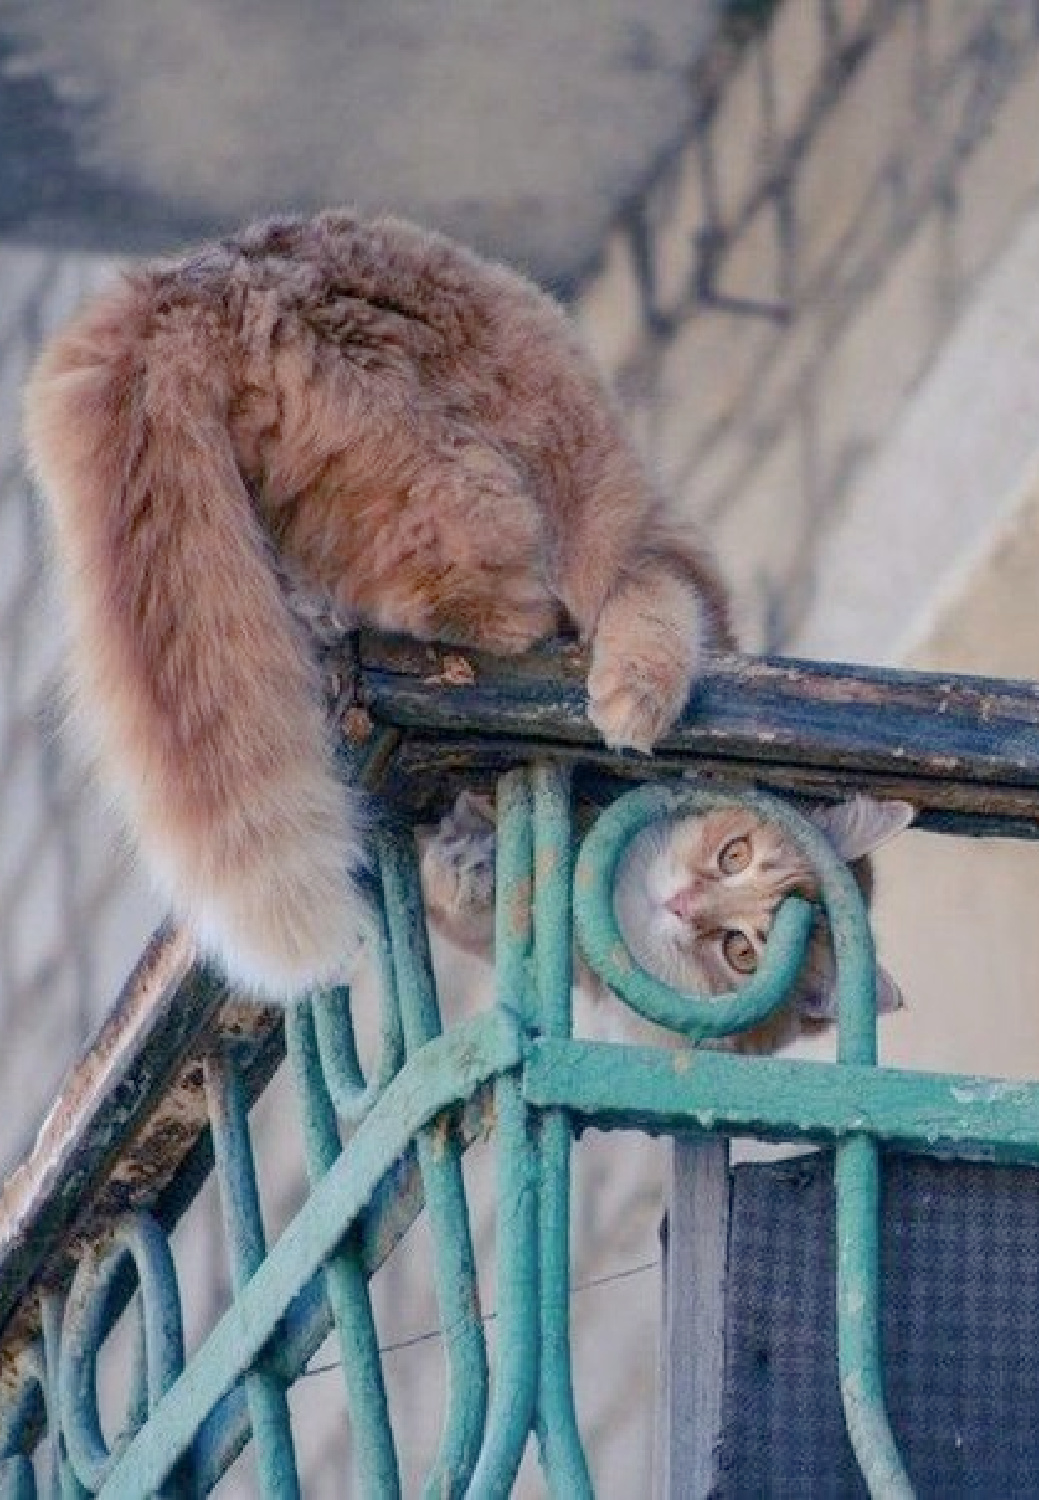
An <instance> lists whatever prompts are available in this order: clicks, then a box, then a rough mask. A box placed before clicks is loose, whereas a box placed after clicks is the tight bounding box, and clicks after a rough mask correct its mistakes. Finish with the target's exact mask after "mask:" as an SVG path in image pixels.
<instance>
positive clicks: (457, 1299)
mask: <svg viewBox="0 0 1039 1500" xmlns="http://www.w3.org/2000/svg"><path fill="white" fill-rule="evenodd" d="M379 865H380V870H381V873H382V884H383V896H384V900H385V904H386V913H387V920H388V922H389V928H390V940H391V943H392V948H393V959H394V972H395V973H396V975H397V986H398V997H399V1002H400V1011H401V1019H402V1024H403V1030H404V1040H405V1046H406V1049H407V1055H408V1056H409V1057H415V1056H417V1055H418V1054H419V1053H420V1052H421V1050H422V1048H423V1047H424V1046H426V1045H427V1043H429V1042H432V1041H434V1040H435V1039H436V1038H437V1037H438V1036H439V1035H440V1011H439V1007H438V1005H437V999H436V986H435V984H434V981H433V965H432V960H431V958H430V952H429V940H428V937H427V934H426V920H425V910H424V907H423V904H422V888H421V884H420V881H419V873H418V865H417V861H416V858H415V849H414V842H413V840H410V839H408V840H404V839H401V838H384V839H383V840H381V842H380V846H379ZM416 1144H417V1147H418V1158H419V1170H420V1172H421V1174H422V1186H423V1189H424V1193H425V1200H426V1212H427V1214H428V1216H429V1220H430V1228H431V1230H432V1239H433V1272H434V1282H435V1287H436V1295H437V1304H438V1307H439V1310H440V1326H441V1328H442V1329H443V1337H444V1352H445V1358H446V1362H447V1408H446V1412H445V1416H444V1423H443V1429H442V1433H441V1441H440V1448H439V1451H438V1453H437V1457H436V1461H435V1463H434V1465H433V1467H432V1469H431V1471H430V1473H429V1475H428V1477H427V1479H426V1485H425V1490H424V1493H425V1494H426V1495H427V1496H428V1497H429V1500H451V1497H456V1496H457V1497H461V1496H462V1495H464V1494H465V1493H466V1490H467V1487H468V1485H469V1481H470V1479H471V1478H472V1474H473V1470H474V1468H475V1466H476V1461H477V1456H478V1453H479V1450H480V1443H481V1440H482V1437H483V1430H484V1421H485V1417H486V1412H487V1388H488V1369H487V1345H486V1341H485V1339H484V1333H483V1324H482V1322H481V1319H480V1285H479V1281H478V1279H477V1272H476V1256H475V1254H474V1252H473V1244H472V1235H471V1232H470V1227H469V1212H468V1208H467V1206H466V1198H465V1187H464V1184H463V1181H462V1154H461V1149H460V1147H459V1143H458V1131H457V1124H456V1122H454V1121H452V1120H451V1119H450V1118H449V1117H441V1118H440V1119H438V1120H437V1121H436V1123H435V1124H433V1125H431V1126H429V1127H428V1128H426V1129H424V1130H422V1131H421V1132H420V1134H419V1136H418V1140H417V1143H416Z"/></svg>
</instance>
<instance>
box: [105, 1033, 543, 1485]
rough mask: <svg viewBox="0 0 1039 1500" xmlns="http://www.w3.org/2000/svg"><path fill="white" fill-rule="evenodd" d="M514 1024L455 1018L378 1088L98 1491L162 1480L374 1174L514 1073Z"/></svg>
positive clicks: (329, 1251) (334, 1238) (335, 1238)
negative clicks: (443, 1118) (440, 1120)
mask: <svg viewBox="0 0 1039 1500" xmlns="http://www.w3.org/2000/svg"><path fill="white" fill-rule="evenodd" d="M521 1057H522V1047H521V1040H520V1037H519V1034H518V1032H517V1028H516V1024H515V1020H514V1019H513V1018H512V1017H511V1016H510V1015H509V1014H507V1013H504V1014H503V1013H499V1012H494V1013H491V1014H488V1015H485V1016H479V1017H477V1018H476V1019H474V1020H472V1021H468V1022H461V1023H459V1025H458V1026H456V1027H455V1028H454V1029H453V1030H452V1032H451V1033H450V1034H449V1035H447V1036H444V1037H443V1038H440V1039H439V1040H437V1041H435V1042H431V1043H429V1045H428V1046H427V1047H424V1048H423V1049H422V1053H421V1055H420V1056H419V1057H417V1058H415V1059H414V1061H413V1062H411V1063H409V1064H407V1065H406V1066H405V1068H403V1069H402V1071H401V1072H400V1073H399V1074H398V1075H397V1077H396V1078H395V1079H394V1080H393V1082H392V1083H391V1084H390V1085H389V1087H388V1088H387V1089H386V1091H385V1093H384V1094H383V1095H382V1097H381V1099H380V1100H379V1102H378V1103H377V1104H376V1106H375V1107H374V1109H373V1110H372V1111H371V1113H370V1114H369V1115H368V1116H367V1118H366V1119H365V1120H364V1122H363V1123H362V1124H361V1125H360V1127H359V1128H358V1130H357V1133H356V1134H355V1135H354V1137H353V1139H352V1141H351V1149H350V1152H349V1154H346V1153H344V1154H343V1155H342V1156H340V1157H339V1159H338V1160H337V1161H336V1162H334V1164H333V1165H332V1166H331V1167H330V1169H329V1170H328V1172H326V1173H325V1175H324V1176H323V1177H322V1178H321V1179H320V1180H319V1181H318V1182H317V1183H316V1184H315V1185H314V1187H313V1190H312V1192H311V1194H310V1197H309V1198H308V1199H307V1201H306V1203H305V1204H304V1205H303V1207H302V1208H301V1209H300V1211H299V1213H298V1214H297V1215H296V1217H295V1218H294V1219H293V1221H292V1223H291V1224H289V1225H288V1227H287V1228H286V1230H285V1232H284V1233H283V1234H282V1236H281V1238H280V1239H279V1240H278V1241H277V1243H276V1244H275V1245H273V1246H272V1247H271V1249H270V1251H269V1253H268V1255H267V1258H266V1259H265V1261H264V1263H263V1265H262V1266H261V1267H260V1269H259V1270H258V1271H257V1272H256V1274H255V1276H253V1277H252V1279H251V1280H250V1281H249V1283H248V1285H247V1286H246V1287H245V1289H244V1290H243V1292H242V1293H241V1295H240V1296H239V1297H238V1298H237V1299H236V1300H235V1302H234V1303H232V1305H231V1307H230V1308H228V1310H227V1312H226V1313H225V1314H224V1315H223V1317H222V1318H221V1319H220V1321H219V1322H218V1323H217V1325H216V1327H215V1328H214V1329H213V1331H212V1333H211V1334H210V1335H209V1337H208V1338H207V1339H206V1340H205V1342H204V1343H203V1345H202V1347H201V1349H200V1350H199V1351H198V1353H197V1354H196V1355H195V1357H194V1358H193V1360H192V1362H191V1365H190V1367H189V1368H188V1369H187V1370H185V1372H184V1375H183V1376H182V1377H181V1379H180V1380H178V1381H177V1383H176V1385H175V1386H174V1387H173V1388H172V1390H171V1391H169V1392H168V1393H167V1394H166V1395H165V1396H164V1397H163V1399H162V1400H161V1401H160V1402H159V1404H158V1406H157V1407H156V1408H155V1409H154V1410H153V1411H152V1413H151V1415H150V1417H149V1421H148V1426H147V1428H146V1429H145V1431H143V1432H141V1433H138V1434H137V1436H136V1437H135V1439H134V1440H133V1442H132V1443H131V1444H130V1446H129V1448H128V1449H127V1451H126V1452H125V1453H124V1454H123V1456H122V1459H121V1461H120V1463H119V1465H118V1467H117V1469H116V1470H115V1471H114V1472H113V1474H112V1475H111V1477H110V1478H109V1479H108V1480H107V1481H106V1483H105V1484H104V1486H103V1487H102V1488H101V1490H100V1491H99V1492H98V1493H99V1494H100V1495H103V1496H104V1500H116V1497H118V1500H134V1497H140V1496H142V1495H146V1494H149V1493H151V1492H153V1491H155V1490H157V1489H159V1487H160V1486H161V1484H162V1482H163V1480H164V1479H165V1477H166V1475H167V1474H168V1473H169V1471H170V1470H171V1469H172V1468H173V1466H174V1465H175V1464H176V1463H177V1462H178V1460H179V1459H180V1458H181V1457H182V1456H183V1455H184V1453H186V1452H187V1451H188V1449H189V1448H190V1446H191V1442H192V1438H193V1435H194V1433H195V1432H196V1431H197V1430H198V1428H199V1426H200V1424H201V1423H202V1421H203V1420H204V1419H205V1417H206V1416H207V1415H208V1413H209V1412H210V1411H212V1409H213V1408H214V1407H215V1405H216V1403H217V1402H218V1401H219V1400H220V1398H221V1397H222V1396H224V1395H226V1393H227V1392H228V1391H229V1390H230V1389H231V1387H232V1385H234V1383H235V1382H236V1381H237V1380H238V1379H239V1378H240V1376H241V1375H242V1374H243V1372H244V1371H245V1370H246V1369H247V1368H248V1367H249V1366H250V1365H251V1363H252V1362H253V1360H254V1359H255V1358H256V1356H257V1354H259V1352H260V1350H261V1349H262V1348H263V1347H264V1346H265V1345H266V1344H267V1342H268V1340H269V1339H270V1337H271V1335H272V1334H273V1333H274V1331H275V1329H276V1328H277V1326H278V1323H279V1322H280V1321H281V1319H282V1318H283V1317H284V1315H285V1311H286V1309H287V1308H288V1306H289V1304H290V1303H291V1301H292V1300H293V1298H294V1296H295V1295H296V1293H297V1291H298V1290H299V1288H300V1287H302V1286H304V1285H305V1284H306V1283H307V1281H309V1279H310V1278H311V1277H312V1276H313V1275H314V1274H315V1272H316V1271H317V1270H318V1268H319V1267H320V1266H322V1265H323V1264H324V1263H325V1262H326V1261H328V1260H329V1258H330V1257H331V1256H332V1255H333V1253H334V1252H335V1250H336V1249H337V1248H338V1246H339V1244H340V1242H341V1241H342V1239H343V1237H344V1235H345V1234H346V1233H347V1231H348V1230H349V1228H350V1227H351V1225H352V1224H354V1223H355V1222H356V1220H357V1218H358V1215H359V1214H360V1212H361V1211H362V1209H363V1208H364V1206H365V1205H366V1204H367V1203H369V1202H370V1201H371V1198H372V1196H373V1194H374V1192H375V1189H376V1187H377V1185H378V1183H379V1182H380V1180H381V1179H382V1178H383V1177H384V1176H385V1174H386V1173H387V1172H388V1171H389V1169H390V1167H391V1166H392V1165H393V1163H394V1162H395V1161H397V1160H398V1158H399V1157H401V1156H402V1155H403V1154H404V1152H405V1151H406V1149H407V1146H408V1143H409V1142H410V1141H411V1139H412V1138H413V1137H414V1136H415V1134H416V1133H417V1132H418V1131H419V1130H420V1129H421V1128H422V1127H423V1126H424V1125H427V1124H429V1123H430V1122H431V1121H432V1120H433V1119H434V1118H435V1117H436V1116H437V1115H438V1114H439V1113H440V1112H441V1111H443V1110H445V1109H448V1108H450V1107H451V1106H452V1105H455V1104H459V1103H461V1102H462V1101H463V1100H464V1099H466V1098H467V1097H468V1096H469V1095H470V1094H471V1093H472V1092H474V1090H475V1089H476V1088H477V1087H478V1086H479V1085H481V1084H483V1083H485V1082H487V1081H488V1080H489V1079H492V1078H494V1077H496V1076H497V1075H499V1074H502V1073H505V1072H507V1071H508V1070H510V1069H513V1070H514V1069H516V1068H517V1067H518V1065H519V1063H520V1060H521Z"/></svg>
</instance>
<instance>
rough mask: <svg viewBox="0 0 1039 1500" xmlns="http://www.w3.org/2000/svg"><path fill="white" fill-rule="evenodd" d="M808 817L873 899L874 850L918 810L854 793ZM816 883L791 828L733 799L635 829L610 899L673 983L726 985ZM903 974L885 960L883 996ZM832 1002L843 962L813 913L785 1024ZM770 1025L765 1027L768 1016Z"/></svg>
mask: <svg viewBox="0 0 1039 1500" xmlns="http://www.w3.org/2000/svg"><path fill="white" fill-rule="evenodd" d="M808 817H809V818H810V820H811V821H812V822H813V823H815V825H816V826H817V827H818V828H819V829H820V830H821V831H822V832H823V833H825V834H826V836H827V838H828V839H829V840H830V842H831V843H832V845H833V847H834V849H835V850H836V852H837V853H838V854H839V855H840V856H841V858H842V859H844V860H846V861H847V862H848V863H849V864H850V865H851V866H852V869H853V871H854V873H855V875H856V878H857V879H858V881H859V885H860V887H861V888H862V890H863V893H864V895H865V896H866V898H867V899H868V896H869V889H870V868H869V859H868V856H869V855H870V854H872V853H873V851H874V850H876V849H878V848H879V847H880V846H881V844H884V843H886V842H887V841H888V840H889V839H891V838H893V837H894V836H895V835H896V834H898V833H901V832H902V830H903V829H904V828H906V827H907V826H908V825H909V823H910V822H911V821H912V817H913V808H912V807H911V806H910V804H909V803H907V802H896V801H891V802H881V801H877V800H875V799H873V798H870V797H863V796H860V797H855V798H853V799H852V800H851V801H848V802H842V803H838V804H836V805H834V806H824V807H817V808H815V809H813V810H811V811H810V812H809V813H808ZM818 894H819V883H818V879H817V877H816V875H815V872H814V871H813V870H812V868H811V866H810V865H809V864H808V862H807V861H806V859H805V857H804V855H803V854H802V853H801V851H800V849H799V848H798V847H797V845H796V844H794V842H793V840H792V839H790V837H789V836H788V835H787V834H786V833H784V831H783V830H782V829H781V828H779V827H777V826H776V824H774V823H770V822H766V821H765V820H764V819H763V818H762V817H761V816H760V815H759V814H758V813H756V812H755V811H754V810H753V809H751V808H747V807H741V806H739V805H737V804H733V805H731V806H726V807H721V808H716V809H713V810H711V811H709V812H705V813H696V814H690V815H689V816H687V817H680V818H675V819H670V820H668V819H662V820H659V821H657V822H655V823H653V824H651V825H650V826H649V827H648V828H646V829H644V830H643V831H642V832H641V833H640V834H639V835H638V836H637V837H636V838H635V839H633V840H632V843H631V845H630V846H629V849H628V851H627V854H626V856H625V858H624V860H623V862H622V864H621V867H620V869H619V871H618V877H617V881H616V884H615V888H614V907H615V910H616V914H617V921H618V925H619V926H620V929H621V932H622V934H623V936H624V939H625V942H626V943H627V944H628V947H629V948H630V949H631V952H632V953H633V954H634V956H635V958H636V959H637V960H638V961H639V963H640V964H641V965H642V967H643V968H645V969H647V970H648V971H649V972H650V973H651V974H653V975H655V976H656V977H657V978H658V979H662V980H663V981H664V982H665V983H666V984H669V985H670V986H671V987H672V988H673V989H676V990H679V991H691V992H698V993H701V994H708V995H721V994H725V993H727V992H729V991H732V990H735V989H739V988H740V986H741V985H743V984H746V982H747V981H748V979H749V978H750V977H751V976H752V975H753V974H754V973H755V972H756V971H757V969H758V966H759V964H760V963H761V960H762V956H763V954H764V949H765V943H766V940H767V938H768V934H769V931H770V929H771V926H772V921H773V918H774V916H775V913H776V910H777V909H778V907H779V905H780V903H781V902H782V901H783V899H784V898H785V897H787V896H790V895H799V896H804V897H806V898H807V899H809V900H814V899H815V898H816V897H817V896H818ZM901 1003H902V1000H901V995H900V993H899V990H898V986H897V985H896V984H895V982H894V981H893V980H892V979H891V977H890V975H888V974H887V973H886V971H884V970H883V969H880V968H878V971H877V1004H878V1008H879V1009H880V1010H882V1011H883V1010H894V1009H897V1008H898V1007H899V1006H900V1005H901ZM834 1014H835V965H834V959H833V953H832V949H831V946H830V942H829V937H828V934H827V932H826V929H825V926H824V924H823V922H822V919H821V918H820V919H818V920H817V921H816V924H815V927H814V929H813V932H812V937H811V941H810V943H809V950H808V956H807V960H806V963H805V966H804V969H803V971H802V974H801V978H800V980H799V982H798V987H797V990H796V992H795V994H794V995H793V996H792V998H791V1002H790V1004H789V1005H788V1006H787V1007H784V1016H785V1019H784V1022H783V1023H782V1025H781V1027H780V1030H781V1031H782V1033H783V1034H782V1035H781V1036H779V1035H777V1036H773V1037H770V1038H769V1039H768V1040H767V1041H763V1043H762V1044H763V1045H768V1046H769V1047H771V1046H774V1045H778V1044H779V1043H780V1042H781V1041H784V1040H789V1039H790V1038H789V1033H790V1031H791V1029H792V1030H793V1031H795V1032H796V1031H797V1030H799V1029H801V1027H802V1023H808V1025H809V1026H810V1025H811V1023H813V1022H823V1021H827V1020H830V1019H832V1018H833V1016H834ZM764 1029H771V1030H775V1028H774V1027H772V1028H769V1023H768V1022H766V1023H765V1028H764Z"/></svg>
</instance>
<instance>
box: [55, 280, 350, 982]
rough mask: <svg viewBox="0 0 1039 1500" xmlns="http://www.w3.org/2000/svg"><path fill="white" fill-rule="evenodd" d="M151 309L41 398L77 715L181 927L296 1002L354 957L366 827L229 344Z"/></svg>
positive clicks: (117, 322) (82, 355) (60, 361)
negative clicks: (265, 495) (256, 479)
mask: <svg viewBox="0 0 1039 1500" xmlns="http://www.w3.org/2000/svg"><path fill="white" fill-rule="evenodd" d="M153 291H154V289H153V287H152V284H151V283H150V282H149V281H148V280H147V279H146V278H142V279H140V280H134V279H132V278H130V279H127V280H126V281H124V282H122V283H121V284H120V285H119V286H117V287H116V288H115V289H113V291H111V292H110V293H109V294H107V295H106V296H104V297H102V298H101V299H100V300H99V301H97V302H95V303H94V304H93V305H92V306H91V307H90V308H89V309H88V310H87V312H86V313H84V314H82V315H81V316H80V317H79V319H78V320H76V321H75V322H74V323H73V324H72V325H71V326H70V327H69V328H68V329H67V330H66V331H65V332H64V333H63V334H62V335H61V336H60V337H59V338H58V339H57V340H55V341H54V342H53V343H52V344H51V346H50V347H49V349H48V350H47V351H46V353H45V354H44V355H43V357H42V358H41V360H40V362H39V364H38V366H37V368H36V370H35V372H34V374H33V377H32V379H31V381H30V383H29V387H28V391H27V397H26V435H27V441H28V448H29V455H30V460H31V463H32V466H33V469H34V471H35V473H36V475H37V477H38V478H39V480H40V482H41V484H42V487H43V489H44V490H45V492H46V494H47V496H48V498H49V500H50V503H51V510H52V513H53V517H54V523H55V524H54V531H55V537H56V543H57V552H58V558H59V564H60V566H61V567H62V569H63V571H64V573H65V575H66V580H65V581H66V584H67V597H68V599H69V602H70V609H71V613H72V621H71V623H72V627H73V630H72V636H73V642H74V652H75V655H74V659H73V664H72V678H73V682H72V686H73V700H74V703H75V705H76V707H77V709H78V710H79V711H80V713H81V719H82V722H83V725H84V727H85V728H86V729H88V730H89V731H90V733H91V734H92V735H93V737H94V739H95V748H96V750H97V751H98V752H100V758H101V759H103V761H104V762H105V763H106V764H107V765H108V766H109V767H114V770H115V782H116V791H117V792H118V793H119V795H120V796H121V798H122V800H123V802H124V805H125V809H126V812H127V814H128V817H129V821H130V824H131V827H132V829H133V831H134V833H135V835H136V837H137V840H138V842H139V844H140V845H141V847H142V850H143V852H144V853H145V855H146V857H147V859H148V862H149V864H150V865H151V867H152V869H153V871H155V872H157V874H158V876H159V879H160V881H161V883H162V884H163V886H164V887H165V890H166V894H167V895H168V897H169V898H170V899H171V900H172V902H173V903H174V905H175V907H176V908H177V909H178V910H179V912H180V913H181V915H183V916H184V917H185V918H187V919H188V920H190V922H191V925H192V927H193V928H194V930H195V931H196V932H197V933H198V934H199V935H200V939H201V941H202V943H203V945H204V946H205V948H206V949H207V951H208V952H209V953H210V954H211V955H213V956H215V957H216V958H217V959H218V960H219V961H220V962H221V964H222V966H223V967H224V968H225V969H226V971H227V972H228V974H229V975H230V976H231V977H232V978H233V979H235V980H237V981H239V982H241V983H244V984H246V985H247V986H249V987H252V988H254V989H256V990H258V991H259V992H261V993H262V994H264V995H265V996H267V997H270V998H286V997H288V996H291V995H295V994H298V993H300V992H302V991H304V990H305V989H307V988H308V987H310V986H312V985H314V984H317V983H321V982H328V981H330V980H334V979H336V978H340V977H342V976H343V974H344V973H345V972H346V969H347V967H348V966H349V961H350V959H351V957H352V954H353V953H354V951H355V949H356V944H357V938H358V934H359V930H360V926H361V924H362V922H363V902H362V899H361V897H360V895H359V892H358V889H357V886H356V884H355V877H356V874H357V871H358V869H359V867H360V865H361V863H362V845H363V837H362V835H363V821H364V807H363V803H362V799H361V794H360V793H359V792H358V791H356V790H355V789H351V788H348V787H344V786H343V785H342V784H341V783H340V782H339V781H338V780H337V777H336V774H335V767H334V758H333V748H332V743H331V737H330V732H329V730H328V728H327V726H326V722H325V715H324V712H323V706H322V698H321V684H320V679H319V673H318V670H317V667H316V665H315V662H314V661H313V659H312V656H311V654H310V651H309V648H308V645H307V643H306V642H305V640H304V639H303V638H302V635H301V633H300V631H299V629H298V627H297V624H296V622H295V620H294V619H293V616H292V615H291V613H290V611H289V610H288V608H287V606H286V603H285V600H284V597H283V594H282V591H281V587H280V584H279V581H278V577H277V573H276V571H275V568H274V565H273V561H272V554H271V550H270V545H269V542H268V540H267V537H266V535H265V533H264V530H263V527H262V526H261V524H260V522H259V521H258V519H257V515H256V512H255V509H254V506H253V504H252V501H251V499H250V496H249V493H248V491H247V489H246V487H245V484H244V482H243V479H242V477H241V474H240V472H239V469H238V466H237V464H236V462H235V456H234V453H233V451H232V445H231V438H230V434H229V428H228V415H229V404H230V401H231V393H230V379H229V370H228V358H229V356H228V354H227V351H226V340H223V339H222V338H221V337H220V330H219V329H218V328H215V327H214V325H213V316H214V315H213V313H212V310H209V311H208V312H207V311H204V310H202V309H199V308H198V307H191V306H190V305H181V306H180V307H177V308H173V309H172V310H171V309H170V308H169V307H166V308H161V307H160V308H158V309H157V307H156V301H155V297H154V295H153Z"/></svg>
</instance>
